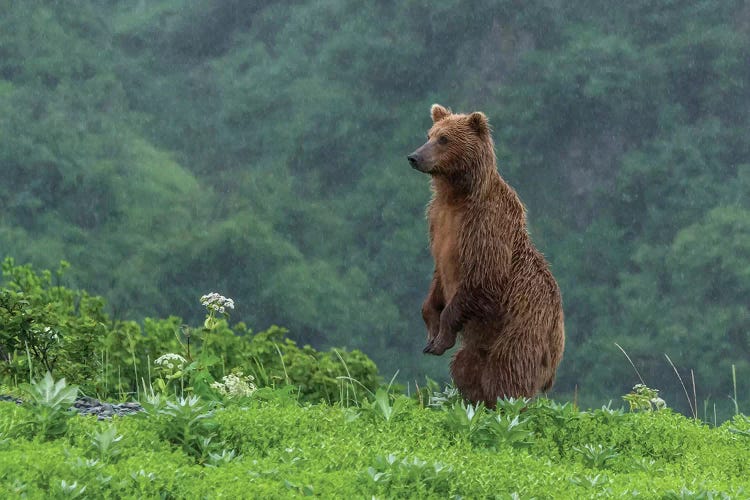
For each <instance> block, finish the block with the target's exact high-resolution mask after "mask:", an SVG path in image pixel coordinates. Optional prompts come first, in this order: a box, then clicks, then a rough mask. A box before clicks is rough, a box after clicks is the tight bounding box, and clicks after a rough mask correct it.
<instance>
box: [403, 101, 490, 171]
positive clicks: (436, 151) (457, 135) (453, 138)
mask: <svg viewBox="0 0 750 500" xmlns="http://www.w3.org/2000/svg"><path fill="white" fill-rule="evenodd" d="M431 114H432V128H430V131H429V132H428V133H427V142H426V143H424V144H423V145H422V147H420V148H419V149H417V150H416V151H414V152H413V153H412V154H410V155H409V156H408V159H409V163H410V164H411V166H412V167H413V168H415V169H416V170H419V171H420V172H424V173H426V174H430V175H432V176H433V177H445V178H447V179H448V180H450V179H457V180H461V181H466V180H470V179H471V178H475V177H480V176H484V175H486V170H487V169H488V168H491V169H493V170H494V169H495V168H496V167H495V156H494V146H493V144H492V135H491V133H490V124H489V122H488V120H487V117H486V116H485V115H484V113H480V112H478V111H477V112H474V113H470V114H454V113H451V111H450V110H448V109H446V108H444V107H443V106H441V105H439V104H433V105H432V109H431Z"/></svg>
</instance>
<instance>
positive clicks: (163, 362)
mask: <svg viewBox="0 0 750 500" xmlns="http://www.w3.org/2000/svg"><path fill="white" fill-rule="evenodd" d="M185 363H187V360H186V359H185V358H183V357H182V356H180V355H179V354H175V353H173V352H168V353H167V354H163V355H161V356H159V357H158V358H156V361H154V364H155V365H156V366H157V367H159V368H163V369H165V370H168V371H173V370H174V369H175V368H176V369H177V370H182V368H183V367H184V366H185Z"/></svg>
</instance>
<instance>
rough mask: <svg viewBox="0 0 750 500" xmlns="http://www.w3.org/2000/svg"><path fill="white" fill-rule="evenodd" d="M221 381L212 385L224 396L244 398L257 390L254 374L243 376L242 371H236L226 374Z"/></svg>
mask: <svg viewBox="0 0 750 500" xmlns="http://www.w3.org/2000/svg"><path fill="white" fill-rule="evenodd" d="M221 380H222V381H221V382H214V383H212V384H211V387H212V388H213V389H215V390H216V391H218V392H219V394H221V395H222V396H226V397H229V398H242V397H248V396H251V395H252V394H253V393H254V392H255V390H256V387H255V384H253V380H254V378H253V376H252V375H246V376H243V373H242V372H234V373H230V374H229V375H224V376H223V377H222V378H221Z"/></svg>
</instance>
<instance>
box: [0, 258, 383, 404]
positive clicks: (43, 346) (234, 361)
mask: <svg viewBox="0 0 750 500" xmlns="http://www.w3.org/2000/svg"><path fill="white" fill-rule="evenodd" d="M64 268H65V266H62V267H61V268H60V270H58V271H57V272H56V273H55V279H56V280H59V279H61V278H62V276H63V272H64V271H63V269H64ZM2 269H3V276H4V278H5V280H6V286H5V287H3V288H0V383H5V384H7V385H18V384H19V383H21V382H24V381H29V382H30V381H32V380H39V379H41V378H42V377H44V376H45V373H51V374H52V375H53V376H55V377H56V378H65V379H66V380H67V381H68V382H69V383H72V384H76V385H77V386H79V387H80V389H81V390H82V391H83V392H84V393H85V394H87V395H91V396H97V397H102V398H116V399H125V398H127V397H129V396H137V397H139V398H140V397H141V396H142V394H141V392H142V391H143V390H144V387H152V386H153V387H156V389H157V390H158V391H160V392H161V393H164V394H171V395H176V396H180V397H182V396H184V395H186V394H193V393H195V394H201V395H208V394H214V393H215V389H212V387H211V385H212V384H217V383H218V384H221V383H222V381H224V382H226V381H227V380H226V379H225V377H230V380H233V379H234V378H236V377H237V376H239V377H240V378H241V379H242V378H243V374H242V373H239V374H238V373H237V372H238V371H239V372H244V373H246V374H247V375H246V376H245V377H252V379H253V380H255V381H257V383H258V384H260V385H261V386H262V387H266V388H273V387H279V388H283V387H287V388H293V389H294V394H295V397H296V398H298V399H299V400H300V401H310V402H319V401H327V402H336V401H341V400H346V399H348V398H356V394H357V392H358V391H362V390H365V391H367V390H370V391H373V390H375V388H377V386H378V385H379V383H380V376H379V374H378V371H377V367H376V366H375V363H373V362H372V360H370V359H369V358H368V357H367V356H365V355H364V354H363V353H362V352H360V351H357V350H354V351H347V350H345V349H332V350H330V351H325V352H318V351H316V350H315V349H313V348H312V347H310V346H304V347H298V346H297V344H296V343H295V342H294V341H293V340H290V339H288V338H285V336H284V334H285V332H286V331H285V330H284V329H282V328H279V327H271V328H269V329H268V330H265V331H262V332H257V333H254V332H252V331H251V330H249V329H248V328H247V326H245V325H244V324H243V323H238V324H236V325H234V326H232V327H231V328H230V326H229V324H228V318H229V315H228V313H229V310H228V308H227V309H219V308H220V307H221V306H220V305H218V304H219V302H218V299H215V298H212V297H209V296H206V297H204V299H205V300H202V303H203V305H204V306H205V307H206V319H205V321H204V324H203V327H201V328H193V327H190V326H188V325H186V324H183V322H182V320H181V319H180V318H177V317H175V316H171V317H169V318H167V319H150V318H147V319H145V320H144V321H143V327H141V326H140V325H139V324H138V323H136V322H134V321H113V320H111V319H110V318H109V316H108V315H107V314H106V313H105V312H104V308H105V303H104V300H103V299H102V298H101V297H92V296H90V295H88V294H87V293H86V292H84V291H80V290H71V289H68V288H66V287H63V286H56V285H53V283H52V281H53V275H52V273H51V272H49V271H44V272H41V273H36V272H35V271H34V270H33V269H32V268H31V267H30V266H28V265H26V266H16V265H14V263H13V261H12V260H11V259H6V260H5V262H4V263H3V268H2ZM215 296H218V294H215ZM221 299H224V297H221ZM195 304H196V306H197V305H198V299H197V298H196V301H195ZM355 379H356V380H357V383H358V387H354V386H353V385H354V384H353V380H355ZM45 380H46V379H45ZM235 385H236V384H235ZM145 395H146V394H143V396H145ZM35 399H36V398H35Z"/></svg>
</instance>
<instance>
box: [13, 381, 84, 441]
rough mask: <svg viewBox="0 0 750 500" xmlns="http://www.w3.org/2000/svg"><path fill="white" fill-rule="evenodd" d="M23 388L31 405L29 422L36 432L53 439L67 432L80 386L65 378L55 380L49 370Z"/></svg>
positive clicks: (42, 436) (38, 434)
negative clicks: (69, 382) (67, 381)
mask: <svg viewBox="0 0 750 500" xmlns="http://www.w3.org/2000/svg"><path fill="white" fill-rule="evenodd" d="M21 390H22V391H23V392H24V395H25V397H26V398H27V401H28V404H29V405H30V409H31V415H30V416H31V418H30V420H29V421H28V424H29V425H30V427H31V429H32V432H33V433H34V434H36V435H37V436H39V437H41V439H52V438H55V437H58V436H60V435H61V434H63V433H65V431H66V429H67V425H68V419H69V418H70V417H71V415H72V414H71V412H70V411H69V410H70V407H71V406H73V403H74V402H75V400H76V397H77V395H78V387H76V386H74V385H73V386H69V385H67V384H66V382H65V379H64V378H63V379H60V380H58V381H55V380H54V379H53V378H52V375H50V373H49V372H47V374H46V375H45V376H44V378H43V379H42V380H40V381H38V382H34V383H31V384H23V385H22V386H21Z"/></svg>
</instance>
